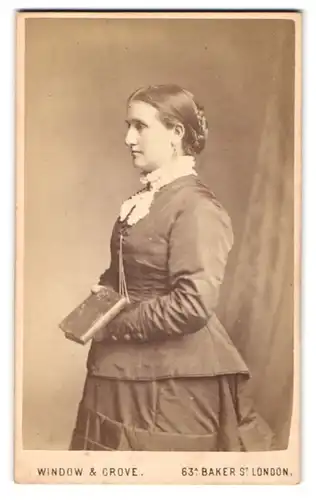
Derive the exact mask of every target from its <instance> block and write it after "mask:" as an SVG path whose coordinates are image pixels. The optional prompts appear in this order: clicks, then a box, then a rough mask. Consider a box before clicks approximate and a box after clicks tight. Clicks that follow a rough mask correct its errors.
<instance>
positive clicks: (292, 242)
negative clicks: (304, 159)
mask: <svg viewBox="0 0 316 500" xmlns="http://www.w3.org/2000/svg"><path fill="white" fill-rule="evenodd" d="M301 20H302V14H301V13H300V12H293V11H291V12H290V11H289V12H284V11H282V12H277V11H271V12H250V11H249V12H239V13H238V12H229V11H226V12H221V13H220V12H181V13H180V12H163V11H161V12H149V11H148V12H136V11H135V12H114V11H112V12H89V11H86V12H70V11H69V12H58V11H56V12H40V11H39V12H36V11H32V12H27V11H23V12H22V11H21V12H17V13H16V179H17V183H16V205H17V211H16V242H17V243H16V245H17V246H16V331H15V373H16V377H15V481H16V482H18V483H84V484H85V483H104V484H118V483H120V484H157V483H161V484H184V485H185V484H297V483H298V482H299V481H300V451H299V447H300V341H299V335H300V331H299V328H300V294H299V289H300V224H301V195H300V190H301V162H300V160H301V39H302V34H301ZM102 290H108V293H112V294H113V295H115V296H116V297H119V296H120V295H121V296H123V297H124V305H123V306H124V307H123V306H122V307H121V308H120V310H117V311H116V312H115V314H113V315H112V316H111V318H110V320H109V321H107V322H106V325H105V323H104V322H103V323H102V325H103V326H101V323H100V324H99V323H95V324H94V321H95V320H96V321H97V319H98V318H97V314H95V313H94V312H93V311H92V312H93V314H92V313H91V315H90V316H91V317H90V316H89V328H90V327H91V328H93V332H94V334H93V338H92V340H89V342H87V343H82V345H81V344H80V343H77V342H72V341H70V339H69V338H67V336H66V335H65V332H64V331H63V330H62V329H61V328H60V325H61V324H62V320H63V319H64V318H66V317H68V315H69V314H70V313H71V311H74V310H76V311H77V314H76V328H77V329H78V331H80V332H81V330H84V329H85V326H84V325H83V324H81V316H80V314H81V312H80V311H81V310H79V309H76V308H78V306H79V304H82V303H84V300H85V299H86V297H88V296H90V294H100V295H96V296H95V297H99V296H100V297H101V298H102ZM118 294H119V295H118ZM91 297H92V299H93V295H91ZM92 301H93V300H92ZM94 302H95V300H94V301H93V303H94ZM97 305H98V304H97ZM100 310H102V307H101V305H100ZM82 318H83V317H82ZM82 321H84V320H83V319H82ZM90 323H91V324H90ZM92 323H93V324H92ZM68 337H69V336H68ZM100 452H103V453H100Z"/></svg>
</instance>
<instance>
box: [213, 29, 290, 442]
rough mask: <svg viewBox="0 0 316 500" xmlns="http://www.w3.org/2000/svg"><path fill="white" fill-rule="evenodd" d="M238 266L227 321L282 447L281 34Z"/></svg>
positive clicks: (284, 102) (286, 153) (285, 120)
mask: <svg viewBox="0 0 316 500" xmlns="http://www.w3.org/2000/svg"><path fill="white" fill-rule="evenodd" d="M275 49H276V50H275V60H274V71H273V77H272V79H271V82H270V87H271V88H270V91H269V96H268V99H267V101H266V109H265V118H264V122H263V126H262V132H261V134H260V141H259V145H258V154H257V161H256V162H255V164H254V165H253V169H254V171H253V181H252V186H251V192H250V196H249V201H248V207H247V214H246V223H245V226H244V230H243V234H242V239H241V245H240V250H239V253H238V256H237V264H236V267H235V270H234V272H233V276H232V279H231V282H230V288H229V290H228V293H227V295H226V298H225V305H224V307H223V310H222V318H221V319H222V320H223V323H224V325H225V326H226V328H227V330H228V331H229V332H230V335H231V337H232V339H233V341H234V342H235V344H236V346H237V348H238V349H239V351H240V352H241V354H242V355H243V357H244V359H245V361H246V362H247V364H248V366H249V368H250V371H251V374H252V378H251V382H250V391H251V393H252V396H253V399H254V402H255V405H256V408H257V410H258V412H259V413H260V414H261V415H262V416H263V417H264V418H265V420H266V421H267V422H268V424H269V425H270V426H271V428H272V430H273V431H274V432H275V435H276V443H275V446H276V447H277V448H278V449H284V448H286V447H287V445H288V437H289V430H290V423H291V413H292V390H293V285H294V283H293V272H294V269H293V267H294V266H293V253H294V252H293V250H294V240H293V235H294V225H293V224H294V217H293V215H294V182H293V177H294V176H293V173H294V167H293V161H294V139H293V138H294V132H293V130H294V128H293V113H294V101H293V95H294V93H293V86H294V83H293V82H294V64H293V48H292V47H291V43H289V40H288V33H286V32H280V37H279V44H278V46H276V48H275Z"/></svg>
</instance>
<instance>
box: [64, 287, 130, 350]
mask: <svg viewBox="0 0 316 500" xmlns="http://www.w3.org/2000/svg"><path fill="white" fill-rule="evenodd" d="M127 303H128V300H127V298H126V297H124V296H123V295H121V294H119V293H117V292H115V290H113V289H112V288H109V287H102V288H101V289H100V290H99V291H98V292H97V293H91V294H90V295H89V296H88V297H87V298H86V299H85V300H84V301H83V302H82V303H81V304H79V305H78V306H77V307H76V308H75V309H74V310H73V311H71V313H70V314H68V315H67V316H66V317H65V318H64V319H63V320H62V321H61V323H60V324H59V328H60V329H61V330H62V331H63V332H64V334H65V337H66V338H67V339H69V340H72V341H74V342H77V343H79V344H82V345H84V344H86V343H87V342H88V341H89V340H91V339H93V337H94V335H95V334H96V332H97V331H98V330H100V328H102V327H105V326H106V325H107V324H108V323H109V322H110V321H111V320H112V319H113V318H115V316H117V314H118V313H119V312H120V311H122V310H123V309H124V307H125V306H126V304H127Z"/></svg>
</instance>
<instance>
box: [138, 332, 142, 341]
mask: <svg viewBox="0 0 316 500" xmlns="http://www.w3.org/2000/svg"><path fill="white" fill-rule="evenodd" d="M136 337H137V338H138V339H139V340H142V339H143V334H142V333H140V332H138V333H137V335H136Z"/></svg>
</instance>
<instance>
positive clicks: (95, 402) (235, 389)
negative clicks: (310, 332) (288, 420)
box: [70, 374, 273, 451]
mask: <svg viewBox="0 0 316 500" xmlns="http://www.w3.org/2000/svg"><path fill="white" fill-rule="evenodd" d="M245 384H246V380H245V379H244V377H243V376H242V375H221V376H215V377H203V378H200V377H197V378H177V379H162V380H161V379H160V380H153V381H134V380H133V381H132V380H117V379H108V378H102V377H96V376H91V375H89V374H88V375H87V378H86V381H85V386H84V391H83V396H82V400H81V402H80V404H79V408H78V414H77V420H76V424H75V428H74V431H73V435H72V439H71V443H70V450H99V451H110V450H122V451H123V450H125V451H126V450H134V451H140V450H144V451H263V450H271V449H273V445H272V433H271V431H270V429H269V427H268V426H267V424H266V423H265V422H264V421H263V420H262V419H261V418H259V416H258V415H257V414H256V412H255V411H254V410H253V408H252V404H251V400H250V399H249V398H248V397H247V396H246V390H245V388H246V385H245Z"/></svg>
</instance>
